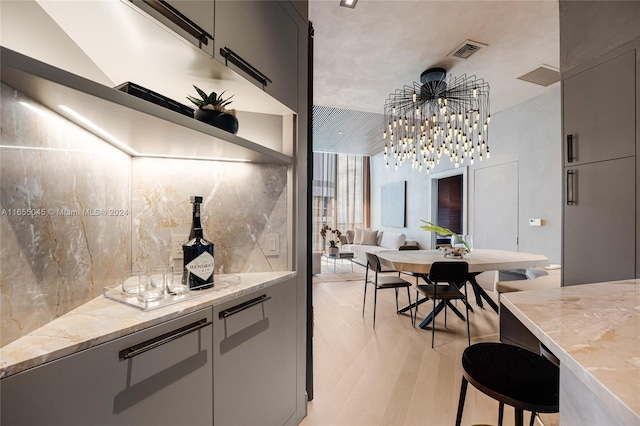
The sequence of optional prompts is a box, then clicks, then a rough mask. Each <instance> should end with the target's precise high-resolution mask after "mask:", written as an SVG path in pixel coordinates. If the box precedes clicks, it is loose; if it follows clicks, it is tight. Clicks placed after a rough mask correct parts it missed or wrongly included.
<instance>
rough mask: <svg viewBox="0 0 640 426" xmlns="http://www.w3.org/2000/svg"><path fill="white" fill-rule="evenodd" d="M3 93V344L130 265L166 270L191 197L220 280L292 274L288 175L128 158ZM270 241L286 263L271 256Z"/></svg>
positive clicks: (258, 168)
mask: <svg viewBox="0 0 640 426" xmlns="http://www.w3.org/2000/svg"><path fill="white" fill-rule="evenodd" d="M1 95H2V97H1V99H0V100H1V114H0V115H1V119H2V123H1V125H2V129H1V134H0V190H1V193H0V212H2V216H0V237H1V239H0V320H1V321H0V346H4V345H6V344H7V343H10V342H12V341H14V340H16V339H17V338H19V337H21V336H23V335H25V334H27V333H29V332H30V331H32V330H34V329H36V328H38V327H40V326H42V325H44V324H46V323H48V322H49V321H51V320H52V319H54V318H56V317H58V316H61V315H63V314H65V313H67V312H69V311H70V310H72V309H74V308H76V307H77V306H79V305H81V304H83V303H85V302H87V301H88V300H90V299H92V298H94V297H96V296H99V295H101V294H102V289H103V287H104V286H107V285H115V284H116V283H117V282H118V281H119V280H120V279H121V277H122V276H123V275H124V274H125V273H126V271H127V270H128V269H130V268H131V267H141V266H147V265H158V264H167V263H168V262H169V256H170V252H171V250H170V247H171V236H172V234H188V232H189V229H190V226H191V204H190V202H189V197H190V196H191V195H201V196H203V198H204V203H203V206H202V209H203V218H202V219H203V227H204V233H205V236H206V237H207V238H208V239H209V240H211V241H212V242H213V243H214V244H215V259H216V267H215V272H216V273H234V272H238V273H239V272H266V271H276V270H277V271H279V270H286V269H288V266H287V259H288V253H287V237H286V236H287V226H288V224H287V190H286V187H287V168H286V166H276V165H267V164H248V163H225V162H213V161H198V160H176V159H157V158H131V157H130V156H129V155H128V154H126V153H123V152H122V151H120V150H118V149H117V148H115V147H113V146H112V145H110V144H108V143H106V142H104V141H103V140H102V139H100V138H98V137H96V136H94V135H93V134H91V133H89V132H87V131H85V130H83V129H82V128H80V127H78V126H76V125H75V124H73V123H71V122H69V121H67V120H66V119H64V118H63V117H61V116H59V115H57V114H55V113H53V112H52V111H50V110H48V109H46V108H45V107H43V106H42V105H39V104H37V103H36V102H34V101H33V100H31V99H29V98H27V97H25V96H23V95H22V94H21V93H19V92H16V91H15V90H14V89H12V88H11V87H9V86H7V85H5V84H2V93H1ZM180 143H188V142H185V141H180ZM264 233H275V234H278V235H279V237H280V247H279V255H277V256H267V255H265V253H264V250H263V249H262V247H263V241H262V239H263V234H264ZM175 263H176V264H177V265H180V264H181V262H180V261H176V262H175Z"/></svg>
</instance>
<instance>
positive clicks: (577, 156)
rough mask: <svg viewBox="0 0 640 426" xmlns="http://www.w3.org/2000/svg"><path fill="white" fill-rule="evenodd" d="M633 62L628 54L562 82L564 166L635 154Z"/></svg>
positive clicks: (633, 54) (634, 72) (633, 59)
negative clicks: (570, 146)
mask: <svg viewBox="0 0 640 426" xmlns="http://www.w3.org/2000/svg"><path fill="white" fill-rule="evenodd" d="M635 61H636V58H635V51H630V52H627V53H625V54H623V55H621V56H618V57H617V58H614V59H612V60H610V61H607V62H605V63H603V64H600V65H598V66H595V67H593V68H590V69H588V70H586V71H584V72H581V73H580V74H576V75H574V76H572V77H569V78H567V79H565V80H564V81H563V82H562V103H563V117H564V134H565V140H564V141H563V144H564V145H563V157H564V164H565V166H571V165H578V164H584V163H591V162H594V161H602V160H609V159H614V158H622V157H628V156H631V155H635V121H636V118H635V115H636V105H635V92H634V91H633V90H629V88H633V87H635V74H636V71H635ZM569 137H571V138H572V142H569V141H568V139H567V138H569ZM568 144H572V145H573V147H572V149H571V151H573V152H572V155H573V161H572V162H569V161H568V158H567V157H568V156H569V147H568Z"/></svg>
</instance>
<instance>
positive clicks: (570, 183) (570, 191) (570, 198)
mask: <svg viewBox="0 0 640 426" xmlns="http://www.w3.org/2000/svg"><path fill="white" fill-rule="evenodd" d="M575 175H576V171H575V170H567V205H568V206H573V205H575V204H576V200H575V198H574V195H575V194H574V190H575V186H574V184H575V182H574V179H575V178H574V176H575Z"/></svg>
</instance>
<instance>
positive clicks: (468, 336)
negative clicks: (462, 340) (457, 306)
mask: <svg viewBox="0 0 640 426" xmlns="http://www.w3.org/2000/svg"><path fill="white" fill-rule="evenodd" d="M464 306H466V308H467V321H466V323H467V342H468V344H469V346H471V326H470V325H469V323H470V322H471V319H470V318H469V304H468V303H467V287H465V288H464Z"/></svg>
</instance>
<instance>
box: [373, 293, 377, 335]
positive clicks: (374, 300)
mask: <svg viewBox="0 0 640 426" xmlns="http://www.w3.org/2000/svg"><path fill="white" fill-rule="evenodd" d="M377 304H378V287H376V290H375V291H374V292H373V328H374V329H375V328H376V306H377Z"/></svg>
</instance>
